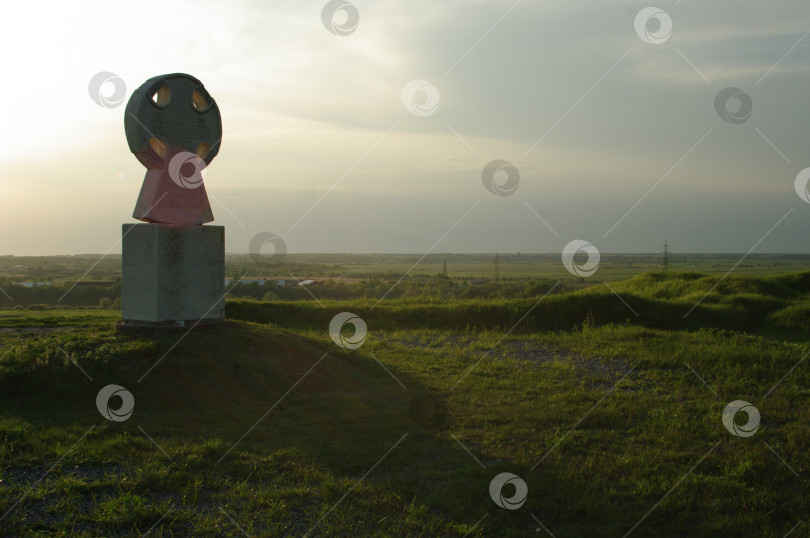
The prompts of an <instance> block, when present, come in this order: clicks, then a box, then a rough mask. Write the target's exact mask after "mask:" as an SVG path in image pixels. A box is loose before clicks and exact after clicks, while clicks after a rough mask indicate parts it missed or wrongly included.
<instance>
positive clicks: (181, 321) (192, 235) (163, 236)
mask: <svg viewBox="0 0 810 538" xmlns="http://www.w3.org/2000/svg"><path fill="white" fill-rule="evenodd" d="M122 234H123V236H122V253H123V260H122V299H121V300H122V307H123V311H122V317H123V318H124V324H128V325H145V326H150V325H154V326H161V325H163V326H177V325H185V324H188V323H189V322H195V321H197V320H203V321H208V322H213V321H222V320H224V318H225V301H224V298H223V295H224V294H225V228H224V227H223V226H172V225H167V224H145V223H139V224H124V225H123V229H122Z"/></svg>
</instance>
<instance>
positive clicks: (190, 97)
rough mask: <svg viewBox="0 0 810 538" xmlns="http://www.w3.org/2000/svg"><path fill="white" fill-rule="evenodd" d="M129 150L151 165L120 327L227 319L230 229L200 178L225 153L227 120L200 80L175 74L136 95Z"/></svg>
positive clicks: (134, 232) (135, 226)
mask: <svg viewBox="0 0 810 538" xmlns="http://www.w3.org/2000/svg"><path fill="white" fill-rule="evenodd" d="M124 129H125V132H126V137H127V142H128V144H129V149H130V150H131V151H132V153H134V154H135V157H137V158H138V160H139V161H140V162H141V164H143V165H144V166H145V167H146V177H145V178H144V182H143V185H142V186H141V192H140V195H139V196H138V201H137V203H136V205H135V212H134V213H133V215H132V216H133V217H134V218H136V219H138V220H141V221H143V223H130V224H124V225H123V229H122V317H123V321H122V322H120V323H119V327H122V328H123V327H182V326H186V325H188V324H190V323H191V324H198V323H211V322H218V321H222V320H223V319H224V313H225V309H224V288H225V228H224V227H222V226H204V225H203V224H205V223H207V222H211V221H213V220H214V216H213V214H212V213H211V205H210V204H209V203H208V195H207V194H206V192H205V185H204V184H203V177H202V173H203V170H204V169H205V167H206V166H208V165H209V164H210V163H211V161H212V160H213V159H214V157H215V156H216V155H217V153H218V152H219V147H220V144H221V142H222V119H221V117H220V114H219V108H218V107H217V104H216V102H215V101H214V99H213V98H212V97H211V96H210V95H209V94H208V92H207V91H206V90H205V88H204V87H203V85H202V83H201V82H200V81H199V80H197V79H196V78H194V77H192V76H190V75H186V74H182V73H175V74H172V75H162V76H158V77H154V78H151V79H149V80H147V81H146V82H144V83H143V84H142V85H141V86H140V87H139V88H138V89H137V90H135V91H134V92H133V94H132V96H131V97H130V99H129V102H128V103H127V106H126V111H125V117H124Z"/></svg>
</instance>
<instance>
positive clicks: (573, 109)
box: [0, 0, 810, 255]
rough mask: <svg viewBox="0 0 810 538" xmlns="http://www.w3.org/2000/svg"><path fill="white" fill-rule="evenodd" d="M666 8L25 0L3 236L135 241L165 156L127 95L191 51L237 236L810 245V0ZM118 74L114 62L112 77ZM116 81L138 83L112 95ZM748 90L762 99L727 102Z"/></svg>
mask: <svg viewBox="0 0 810 538" xmlns="http://www.w3.org/2000/svg"><path fill="white" fill-rule="evenodd" d="M341 4H342V5H343V7H342V8H340V6H341ZM77 5H80V6H82V7H76V6H77ZM335 6H338V7H339V9H335ZM647 7H649V6H648V4H646V3H640V2H635V1H629V0H598V1H597V0H593V1H591V0H587V1H586V0H567V1H563V0H560V1H540V0H522V1H520V0H518V1H517V2H516V1H515V0H505V1H500V0H485V1H484V0H481V1H478V0H466V1H462V0H441V1H439V0H409V1H407V2H406V1H400V2H393V1H392V2H370V1H363V0H352V1H351V2H348V1H345V0H343V1H338V2H337V3H335V2H326V1H323V0H317V1H311V0H306V1H302V0H273V1H269V0H265V1H259V0H253V1H248V0H245V1H239V0H236V1H231V2H227V3H225V2H201V1H199V0H197V1H195V2H184V1H178V2H172V1H162V2H149V1H141V2H93V1H87V2H80V3H74V2H71V3H66V2H50V3H49V2H44V3H42V2H41V3H23V2H16V3H13V4H9V5H8V6H5V7H4V15H3V17H2V19H0V25H1V26H0V48H1V49H2V50H3V51H5V54H4V58H3V60H4V61H3V64H4V65H3V71H4V73H3V80H4V83H3V84H2V85H0V99H1V101H0V102H2V103H3V105H4V107H5V108H4V112H3V114H2V118H3V124H2V127H1V128H0V254H14V255H52V254H78V253H99V254H101V253H105V252H109V253H117V252H120V236H121V224H122V223H127V222H135V221H134V220H133V219H132V217H131V215H132V211H133V209H134V206H135V202H136V200H137V197H138V192H139V190H140V187H141V183H142V181H143V175H144V173H145V170H144V168H143V166H142V165H141V164H140V163H139V162H138V161H137V160H136V159H135V157H134V156H133V155H132V154H131V153H130V151H129V149H128V146H127V142H126V139H125V136H124V108H125V104H126V100H127V99H129V96H130V94H131V93H132V92H133V91H134V90H135V89H136V88H137V87H138V86H139V85H140V84H141V83H143V82H144V81H145V80H147V79H148V78H151V77H153V76H156V75H160V74H166V73H175V72H183V73H189V74H191V75H193V76H195V77H197V78H199V79H200V80H201V81H202V82H203V84H205V87H206V89H207V90H208V91H209V93H210V94H211V96H212V97H213V98H214V99H215V100H216V102H217V104H218V106H219V109H220V111H221V114H222V123H223V139H222V145H221V149H220V152H219V155H218V156H217V157H216V159H215V160H214V161H213V162H212V163H211V165H210V166H209V168H208V169H207V170H206V176H205V187H206V191H207V193H208V197H209V199H210V202H211V207H212V210H213V213H214V217H215V221H214V222H213V223H212V224H215V225H222V226H225V227H226V251H227V252H233V253H236V252H247V251H248V245H249V243H250V240H251V239H252V238H253V237H255V236H256V235H257V234H259V233H263V232H271V233H274V234H276V235H278V236H280V237H281V238H282V239H283V240H284V242H285V243H286V244H287V250H288V251H289V252H356V253H364V252H408V253H426V252H436V253H439V252H503V253H508V252H515V251H521V252H560V251H562V250H563V248H564V246H565V245H566V244H568V243H569V242H570V241H573V240H584V241H588V242H590V243H591V244H593V245H595V246H596V247H597V248H598V249H599V250H600V251H602V252H657V251H660V250H661V248H662V244H663V242H664V240H665V239H666V240H668V242H669V245H670V248H671V250H672V251H673V252H721V253H726V252H738V253H745V252H748V251H749V250H750V251H752V252H757V253H765V252H770V253H773V252H792V253H807V252H810V203H807V202H805V200H804V199H803V198H808V197H807V194H806V190H805V189H804V185H803V184H802V185H801V187H800V188H799V190H797V187H796V178H797V176H798V177H803V176H801V175H800V172H801V171H802V170H804V169H805V168H808V167H810V151H808V150H810V92H808V87H810V37H808V32H809V31H810V4H808V3H807V1H806V0H783V1H780V2H778V3H776V2H772V3H766V2H761V1H754V0H734V1H730V0H729V1H726V0H715V1H712V2H697V1H696V0H680V1H660V2H657V3H656V4H655V8H656V9H652V10H645V9H644V8H647ZM332 11H334V14H333V15H332ZM353 14H356V16H357V17H359V22H358V23H357V25H356V27H354V26H353V24H352V21H353V19H352V17H351V15H353ZM670 21H671V31H670V29H669V27H668V23H669V22H670ZM99 72H110V73H112V74H114V75H115V77H116V78H115V81H114V82H110V83H108V84H106V85H104V86H102V88H101V90H100V91H98V92H96V93H95V95H94V96H93V95H91V94H92V93H93V92H92V91H91V90H90V89H89V85H90V83H91V80H92V79H93V77H94V76H95V75H96V74H97V73H99ZM414 81H416V82H414ZM420 81H421V82H420ZM114 84H123V85H124V86H125V97H124V99H123V101H122V102H121V103H120V104H119V105H118V106H101V105H99V104H98V102H102V103H103V102H104V101H103V98H105V97H109V96H110V94H111V90H112V89H114ZM122 87H123V86H122ZM729 87H732V88H738V89H739V90H740V91H739V92H737V95H738V96H739V95H740V94H742V97H739V98H738V97H734V98H731V99H730V100H728V101H727V102H723V103H720V106H718V104H717V103H716V101H717V99H718V95H719V94H721V93H722V91H723V90H724V89H725V88H729ZM99 94H100V95H101V97H99ZM746 99H750V102H751V104H752V108H751V110H750V114H749V113H748V111H747V110H745V109H744V107H743V109H742V110H740V107H741V104H744V103H743V101H745V100H746ZM723 115H725V119H724V117H722V116H723ZM729 119H730V120H731V121H728V120H729ZM493 161H500V163H501V166H498V165H497V163H496V165H492V166H490V167H489V168H487V167H488V165H489V164H490V163H492V162H493ZM493 167H494V168H496V169H497V171H496V172H494V173H493V174H492V175H491V176H486V177H482V174H484V173H485V170H488V169H492V168H493ZM510 172H511V173H512V176H509V175H508V174H509V173H510ZM488 178H490V179H491V181H489V188H487V185H486V184H485V183H487V181H485V180H486V179H488ZM808 199H810V198H808Z"/></svg>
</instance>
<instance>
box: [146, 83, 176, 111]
mask: <svg viewBox="0 0 810 538" xmlns="http://www.w3.org/2000/svg"><path fill="white" fill-rule="evenodd" d="M151 97H152V102H153V103H155V104H156V105H157V106H159V107H161V108H163V107H165V106H166V105H168V104H169V101H171V99H172V88H171V86H169V83H168V82H165V81H164V82H161V83H160V84H159V85H157V86H155V87H154V88H153V89H152V95H151Z"/></svg>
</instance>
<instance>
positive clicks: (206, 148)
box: [195, 142, 211, 160]
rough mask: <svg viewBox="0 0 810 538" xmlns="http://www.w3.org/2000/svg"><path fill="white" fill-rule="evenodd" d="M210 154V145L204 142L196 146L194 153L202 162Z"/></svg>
mask: <svg viewBox="0 0 810 538" xmlns="http://www.w3.org/2000/svg"><path fill="white" fill-rule="evenodd" d="M210 152H211V144H206V143H205V142H200V144H199V145H198V146H197V150H196V151H195V153H196V154H197V157H199V158H200V159H202V160H205V158H206V157H207V156H208V154H209V153H210Z"/></svg>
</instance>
